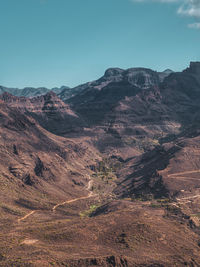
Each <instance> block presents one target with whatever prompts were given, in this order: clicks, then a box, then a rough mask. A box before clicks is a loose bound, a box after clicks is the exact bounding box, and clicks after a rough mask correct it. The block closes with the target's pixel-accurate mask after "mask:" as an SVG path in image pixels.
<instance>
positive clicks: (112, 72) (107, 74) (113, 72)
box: [104, 68, 124, 77]
mask: <svg viewBox="0 0 200 267" xmlns="http://www.w3.org/2000/svg"><path fill="white" fill-rule="evenodd" d="M123 72H124V70H123V69H120V68H109V69H107V70H106V71H105V74H104V77H113V76H118V75H121V74H122V73H123Z"/></svg>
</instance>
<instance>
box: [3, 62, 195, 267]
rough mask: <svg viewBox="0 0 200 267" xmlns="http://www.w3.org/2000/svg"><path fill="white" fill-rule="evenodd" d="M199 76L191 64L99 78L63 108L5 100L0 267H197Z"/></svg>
mask: <svg viewBox="0 0 200 267" xmlns="http://www.w3.org/2000/svg"><path fill="white" fill-rule="evenodd" d="M199 77H200V63H199V62H192V63H191V64H190V66H189V68H187V69H186V70H184V71H183V72H172V71H170V70H166V71H165V72H163V73H158V72H155V71H153V70H150V69H145V68H131V69H128V70H122V69H119V68H114V69H109V70H107V71H106V72H105V75H104V76H103V77H102V78H100V79H99V80H97V81H94V82H91V83H87V84H85V85H81V86H80V87H78V90H77V91H76V95H74V96H73V97H71V98H70V99H67V98H66V96H65V94H63V95H59V96H60V97H62V98H63V100H64V101H63V100H62V99H61V98H59V97H58V96H57V95H56V94H55V93H53V92H48V93H47V94H46V95H42V96H37V97H32V98H26V97H19V96H13V95H11V94H10V93H8V92H4V93H3V94H2V95H1V96H0V159H1V160H0V185H1V194H0V211H1V213H0V225H1V231H0V241H1V242H0V266H3V267H6V266H20V267H21V266H34V267H37V266H44V267H45V266H70V267H73V266H74V267H79V266H83V267H84V266H105V267H111V266H112V267H114V266H117V267H124V266H125V267H126V266H127V267H129V266H130V267H132V266H149V267H150V266H164V267H165V266H166V267H171V266H200V256H199V245H200V244H199V240H200V236H199V235H200V217H199V214H200V208H199V199H200V161H199V152H200V124H199V122H200V121H199V118H200V110H199V101H200V79H199ZM76 89H77V88H76ZM79 89H80V91H79Z"/></svg>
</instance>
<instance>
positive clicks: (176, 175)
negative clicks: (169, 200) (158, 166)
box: [168, 170, 200, 177]
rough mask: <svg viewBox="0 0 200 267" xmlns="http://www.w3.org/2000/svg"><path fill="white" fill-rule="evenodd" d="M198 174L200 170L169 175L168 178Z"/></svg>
mask: <svg viewBox="0 0 200 267" xmlns="http://www.w3.org/2000/svg"><path fill="white" fill-rule="evenodd" d="M198 172H200V170H194V171H187V172H186V171H185V172H177V173H172V174H168V177H172V176H179V175H184V174H192V173H198Z"/></svg>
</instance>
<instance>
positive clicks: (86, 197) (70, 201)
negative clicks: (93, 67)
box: [18, 178, 97, 222]
mask: <svg viewBox="0 0 200 267" xmlns="http://www.w3.org/2000/svg"><path fill="white" fill-rule="evenodd" d="M92 183H93V181H92V179H91V178H90V180H89V182H88V185H87V188H86V190H87V191H88V192H89V194H88V195H87V196H85V197H78V198H74V199H71V200H66V201H64V202H61V203H58V204H57V205H55V206H54V207H53V208H52V211H53V212H55V211H56V209H57V208H58V207H60V206H63V205H65V204H69V203H73V202H76V201H78V200H82V199H88V198H91V197H94V196H97V194H94V193H93V192H92V191H90V188H91V187H92ZM36 211H37V210H33V211H31V212H29V213H28V214H26V215H25V216H24V217H22V218H20V219H18V222H21V221H24V220H25V219H27V218H28V217H29V216H31V215H33V214H34V213H35V212H36Z"/></svg>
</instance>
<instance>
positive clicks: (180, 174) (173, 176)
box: [168, 170, 200, 203]
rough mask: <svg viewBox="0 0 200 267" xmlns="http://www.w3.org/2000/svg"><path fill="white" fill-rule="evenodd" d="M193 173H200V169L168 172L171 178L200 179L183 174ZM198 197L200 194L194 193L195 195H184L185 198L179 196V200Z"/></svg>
mask: <svg viewBox="0 0 200 267" xmlns="http://www.w3.org/2000/svg"><path fill="white" fill-rule="evenodd" d="M193 173H200V170H193V171H185V172H177V173H172V174H168V177H171V178H174V179H181V180H200V178H194V177H187V176H182V175H186V174H193ZM198 197H200V194H197V195H194V196H188V197H183V198H177V200H178V201H182V200H183V201H185V200H189V199H193V198H198ZM189 202H190V201H189ZM184 203H186V202H184Z"/></svg>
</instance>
